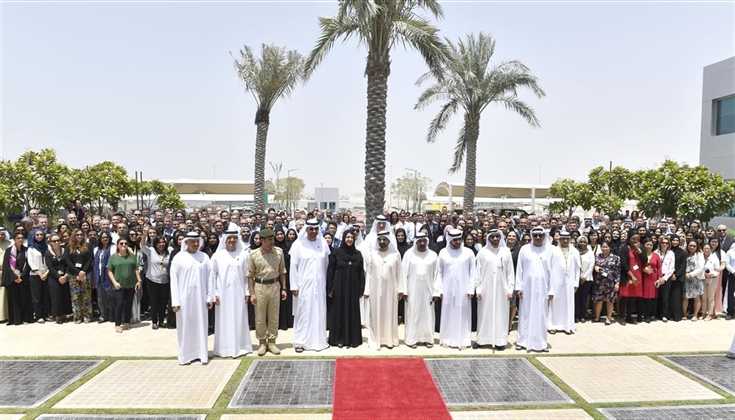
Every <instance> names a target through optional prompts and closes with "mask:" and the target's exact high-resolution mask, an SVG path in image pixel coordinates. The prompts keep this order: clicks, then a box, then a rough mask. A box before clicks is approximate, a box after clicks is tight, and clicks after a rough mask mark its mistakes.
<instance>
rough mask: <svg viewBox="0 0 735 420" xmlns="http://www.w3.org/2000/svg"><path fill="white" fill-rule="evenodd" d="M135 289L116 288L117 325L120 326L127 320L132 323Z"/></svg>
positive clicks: (127, 322)
mask: <svg viewBox="0 0 735 420" xmlns="http://www.w3.org/2000/svg"><path fill="white" fill-rule="evenodd" d="M134 297H135V289H120V290H115V326H116V327H119V326H120V325H122V324H123V322H125V323H126V324H130V318H132V315H133V299H134Z"/></svg>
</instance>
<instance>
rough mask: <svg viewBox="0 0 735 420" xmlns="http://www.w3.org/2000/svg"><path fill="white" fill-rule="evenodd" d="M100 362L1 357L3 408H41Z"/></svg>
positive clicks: (0, 391)
mask: <svg viewBox="0 0 735 420" xmlns="http://www.w3.org/2000/svg"><path fill="white" fill-rule="evenodd" d="M4 345H5V340H4V339H3V346H4ZM46 347H48V345H47V346H46ZM100 363H101V360H0V372H2V375H0V407H38V406H39V405H41V404H43V403H44V402H45V401H46V400H48V399H49V398H51V397H52V396H53V395H54V394H56V393H57V392H59V391H61V390H62V389H64V388H66V387H67V386H69V385H71V384H72V383H73V382H74V381H76V380H77V379H79V378H81V377H82V376H84V374H86V373H87V372H89V371H90V370H92V369H93V368H94V367H95V366H97V365H98V364H100Z"/></svg>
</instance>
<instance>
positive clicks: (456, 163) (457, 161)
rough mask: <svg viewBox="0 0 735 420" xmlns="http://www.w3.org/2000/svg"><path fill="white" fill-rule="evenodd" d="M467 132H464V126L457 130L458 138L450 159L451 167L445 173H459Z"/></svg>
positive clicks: (465, 148)
mask: <svg viewBox="0 0 735 420" xmlns="http://www.w3.org/2000/svg"><path fill="white" fill-rule="evenodd" d="M466 137H467V131H466V130H465V126H464V124H463V125H462V128H461V129H460V130H459V137H458V138H457V144H455V145H454V158H453V159H452V166H451V167H450V168H449V171H447V173H449V174H454V173H457V172H458V171H459V169H460V168H461V167H462V162H463V161H464V154H465V153H464V152H465V150H467V139H466Z"/></svg>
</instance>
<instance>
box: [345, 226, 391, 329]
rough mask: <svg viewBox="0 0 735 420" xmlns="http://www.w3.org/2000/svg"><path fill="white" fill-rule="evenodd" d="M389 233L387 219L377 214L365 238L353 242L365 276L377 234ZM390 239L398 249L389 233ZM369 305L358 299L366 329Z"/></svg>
mask: <svg viewBox="0 0 735 420" xmlns="http://www.w3.org/2000/svg"><path fill="white" fill-rule="evenodd" d="M385 230H387V231H389V232H390V229H389V228H388V218H387V217H385V216H383V215H382V214H379V215H377V216H375V220H373V226H372V227H371V228H370V232H368V234H367V235H365V238H364V239H363V240H359V239H358V240H356V241H355V248H357V249H358V250H360V252H362V260H363V261H364V262H365V275H366V276H367V268H368V264H369V260H370V254H371V253H372V251H373V249H374V248H375V244H376V243H377V241H378V232H383V231H385ZM358 236H360V235H358ZM388 238H389V239H390V242H391V243H392V244H393V247H394V248H395V249H398V240H397V239H396V236H395V235H394V234H393V232H390V235H389V236H388ZM369 311H370V305H369V304H368V301H367V300H366V299H365V298H364V297H361V298H360V320H361V322H362V326H363V327H366V326H367V324H368V321H369V319H370V313H369Z"/></svg>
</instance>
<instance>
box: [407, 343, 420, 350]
mask: <svg viewBox="0 0 735 420" xmlns="http://www.w3.org/2000/svg"><path fill="white" fill-rule="evenodd" d="M408 347H410V348H412V349H415V348H416V347H418V346H417V345H416V344H411V345H410V346H408Z"/></svg>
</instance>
